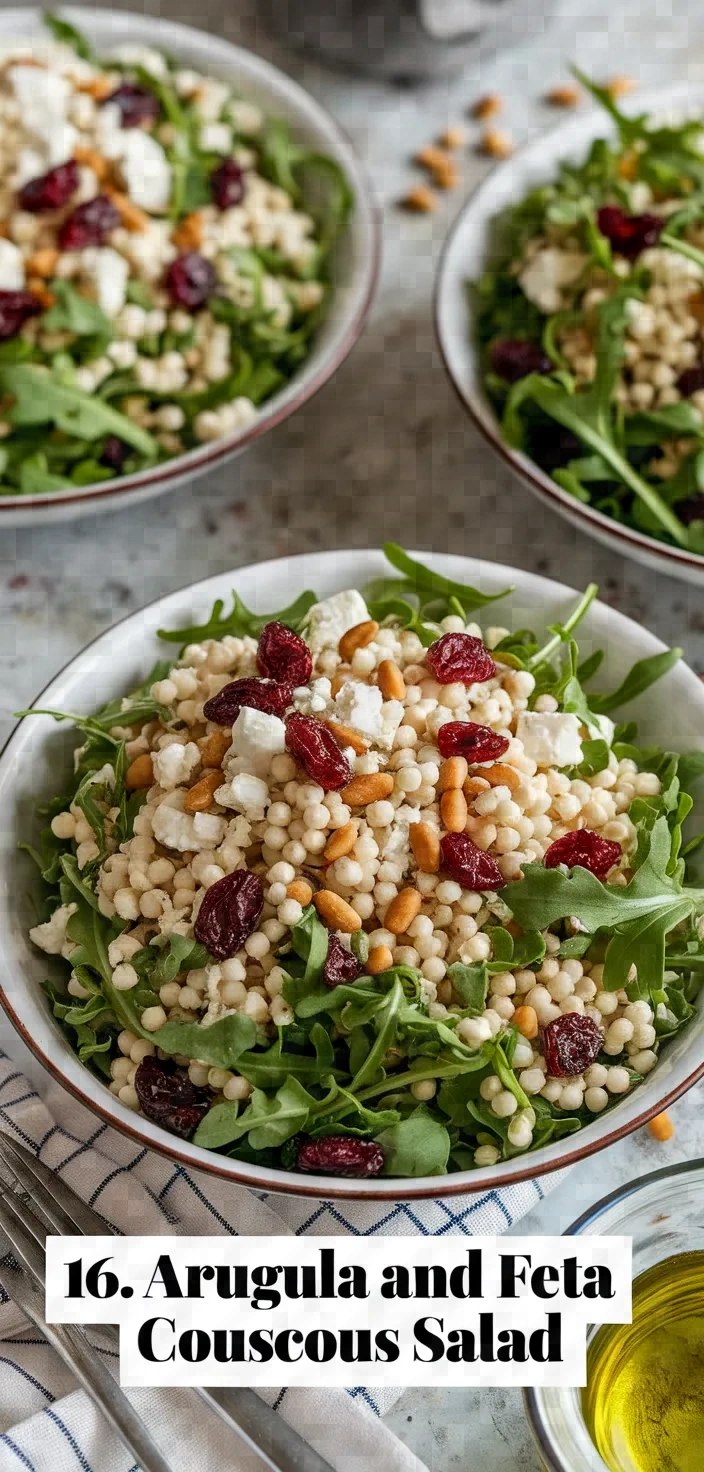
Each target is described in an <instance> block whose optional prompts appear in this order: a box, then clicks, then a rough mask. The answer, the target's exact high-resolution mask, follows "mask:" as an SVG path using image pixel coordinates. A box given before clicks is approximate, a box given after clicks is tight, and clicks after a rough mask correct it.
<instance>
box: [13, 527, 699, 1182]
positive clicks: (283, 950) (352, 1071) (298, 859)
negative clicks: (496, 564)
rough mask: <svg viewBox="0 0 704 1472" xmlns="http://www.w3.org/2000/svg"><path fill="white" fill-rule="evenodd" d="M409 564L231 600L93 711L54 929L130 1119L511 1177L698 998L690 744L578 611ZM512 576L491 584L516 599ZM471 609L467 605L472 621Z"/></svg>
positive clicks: (48, 925) (405, 1172) (420, 1167)
mask: <svg viewBox="0 0 704 1472" xmlns="http://www.w3.org/2000/svg"><path fill="white" fill-rule="evenodd" d="M386 553H387V557H388V559H389V561H390V562H391V563H392V564H393V566H394V568H396V569H397V570H398V571H400V572H401V574H402V577H401V578H396V579H394V578H393V577H390V578H389V579H384V580H382V581H381V582H377V583H376V584H374V585H371V586H370V587H368V588H367V589H366V590H365V595H364V596H362V594H361V593H360V592H358V591H356V590H348V591H346V592H341V593H338V594H336V595H334V596H333V597H330V598H326V599H324V600H323V601H322V602H318V601H317V600H316V597H315V594H314V593H304V594H302V596H301V597H300V598H298V599H297V600H296V602H295V603H294V604H293V605H292V606H291V607H289V608H287V609H284V610H282V611H281V612H279V613H277V614H271V615H264V616H259V615H255V614H252V613H250V612H249V611H248V610H247V608H245V606H244V605H243V603H242V601H241V599H240V598H239V597H238V596H237V594H234V595H233V607H232V610H231V612H227V611H226V610H225V609H224V607H223V604H222V602H218V603H217V604H216V605H215V607H214V609H213V612H212V614H211V617H210V618H209V619H208V622H207V623H206V624H204V625H203V626H194V627H192V628H188V629H181V630H177V631H163V633H162V636H161V637H163V638H164V639H166V640H170V641H173V642H175V643H177V644H180V645H181V646H183V647H182V649H181V654H180V657H179V658H178V659H177V660H176V663H175V664H173V665H172V664H171V663H164V664H160V665H158V666H157V668H156V669H155V670H153V671H152V673H151V675H150V676H149V678H148V679H147V680H146V681H145V683H144V685H143V686H142V687H141V688H140V689H138V690H135V691H133V692H132V693H131V694H130V695H128V696H126V697H125V698H123V699H116V700H115V701H114V702H112V703H111V704H110V705H109V706H107V707H106V708H105V709H104V710H102V711H100V712H99V713H98V714H97V715H95V716H93V717H90V718H88V717H83V716H80V715H73V714H64V713H57V712H54V711H51V712H49V714H51V715H53V716H55V717H56V719H58V720H69V721H73V722H75V724H76V725H77V727H78V729H79V730H80V732H81V737H82V744H81V745H80V747H79V748H78V750H77V751H76V754H75V777H74V779H73V784H72V786H71V790H70V791H69V792H68V793H67V794H64V795H63V796H61V797H58V798H57V799H56V800H55V801H53V802H52V803H51V804H50V806H49V808H48V818H49V826H48V827H47V828H45V830H44V832H43V834H42V838H41V843H40V847H39V851H36V850H31V851H32V853H33V856H34V857H35V859H36V861H37V863H38V864H39V867H40V869H41V872H42V875H43V878H44V881H45V885H46V899H45V907H44V914H43V917H42V920H41V923H38V924H37V925H36V926H35V927H34V928H33V929H32V931H31V937H32V940H33V941H34V943H35V945H37V946H39V947H41V949H42V950H44V951H46V952H47V953H49V954H52V955H57V956H62V957H64V958H65V960H66V962H67V967H68V970H70V979H68V992H67V993H66V992H65V991H63V990H62V991H57V990H56V989H55V987H54V986H53V985H47V991H48V994H49V997H50V999H51V1002H52V1005H53V1008H54V1012H55V1014H56V1016H57V1017H58V1018H59V1019H61V1022H62V1025H63V1027H64V1028H65V1029H66V1031H67V1033H68V1035H69V1037H70V1039H71V1042H72V1045H73V1046H74V1047H75V1048H76V1050H77V1052H78V1055H79V1057H80V1058H81V1059H83V1060H84V1061H85V1063H86V1064H87V1066H89V1067H90V1068H91V1069H93V1070H95V1071H96V1072H97V1073H98V1074H99V1075H100V1076H102V1077H104V1078H105V1080H106V1082H107V1083H108V1085H109V1088H110V1090H111V1091H112V1093H114V1094H116V1095H117V1096H118V1098H119V1100H120V1101H121V1102H122V1103H123V1104H124V1105H126V1106H127V1108H128V1109H132V1110H135V1111H141V1112H142V1114H144V1115H145V1116H146V1117H147V1119H149V1120H152V1121H155V1122H156V1123H157V1124H161V1125H163V1126H164V1127H165V1128H166V1129H167V1130H171V1131H172V1132H174V1133H175V1134H176V1135H180V1136H182V1137H184V1138H187V1139H191V1138H192V1139H193V1140H194V1141H195V1143H196V1144H199V1145H204V1146H206V1147H210V1148H212V1149H215V1150H222V1151H225V1152H226V1153H227V1154H229V1155H232V1156H235V1157H237V1158H238V1159H240V1160H244V1161H248V1162H257V1163H260V1164H264V1165H268V1166H278V1167H283V1168H285V1169H290V1170H298V1171H308V1172H318V1173H320V1174H331V1175H334V1174H338V1175H351V1176H360V1177H361V1176H372V1175H376V1174H378V1173H380V1172H381V1173H385V1174H386V1175H389V1176H423V1175H432V1174H437V1175H440V1174H442V1173H444V1172H446V1171H457V1170H464V1169H467V1168H472V1167H474V1166H488V1165H493V1164H494V1163H495V1162H497V1161H500V1160H502V1159H503V1160H506V1159H509V1158H511V1157H513V1156H515V1155H517V1154H520V1153H521V1152H524V1151H527V1150H530V1149H535V1148H537V1147H539V1146H541V1145H545V1144H547V1143H548V1142H550V1141H556V1140H560V1139H561V1138H563V1137H564V1136H565V1135H567V1134H571V1133H572V1132H573V1131H576V1130H579V1129H581V1128H582V1127H583V1126H585V1125H588V1124H589V1121H590V1120H591V1119H593V1118H594V1116H595V1115H598V1114H600V1113H601V1111H602V1110H604V1109H608V1108H609V1107H610V1106H611V1105H613V1104H614V1103H615V1102H616V1101H617V1100H618V1099H619V1098H621V1097H622V1096H623V1095H624V1094H627V1093H628V1092H629V1090H631V1089H633V1088H634V1087H635V1086H636V1085H637V1084H638V1083H640V1082H641V1081H642V1079H643V1077H644V1076H645V1075H646V1074H648V1073H650V1071H651V1070H652V1069H653V1068H654V1067H655V1066H656V1063H657V1060H658V1053H659V1050H660V1048H661V1046H662V1045H663V1044H664V1043H665V1042H666V1041H667V1039H669V1038H672V1037H673V1036H674V1035H675V1034H676V1033H678V1032H679V1031H680V1029H681V1028H683V1027H685V1026H686V1025H687V1022H688V1021H689V1019H690V1018H691V1017H692V1015H693V1010H694V1009H693V1006H692V1002H693V999H694V997H695V995H696V992H697V990H698V987H699V984H700V980H701V974H702V967H703V966H704V918H703V917H704V891H703V890H699V889H696V888H694V887H692V886H690V885H688V883H687V880H686V877H685V866H686V860H687V855H688V852H690V851H693V849H694V848H695V847H696V843H697V840H696V839H694V840H690V842H689V844H688V845H686V846H684V847H683V846H682V825H683V822H684V820H685V818H686V817H687V815H688V813H689V811H690V809H691V807H692V801H691V798H690V797H689V796H688V795H687V786H688V784H689V783H690V782H691V781H692V780H693V779H694V778H695V777H696V776H697V775H698V774H699V773H700V772H701V771H702V770H703V769H704V757H703V756H702V754H701V753H690V754H689V755H687V756H677V755H673V754H672V753H671V752H663V751H660V750H658V749H655V748H646V747H641V746H639V745H638V744H637V731H636V728H635V726H634V725H632V724H625V725H624V724H620V725H615V724H614V720H613V719H612V717H611V712H614V713H617V712H620V710H621V707H622V706H625V705H627V704H628V702H629V701H630V700H632V699H633V698H634V697H635V696H637V695H639V694H642V692H643V691H644V690H647V689H648V688H649V686H650V685H651V684H653V682H654V681H656V680H657V679H659V678H660V677H661V676H662V675H663V674H665V673H666V672H667V671H668V670H669V669H670V668H672V666H673V664H674V663H676V662H677V659H678V658H679V654H680V651H679V650H671V651H666V652H664V653H662V654H658V655H655V656H654V657H652V658H649V659H645V660H642V661H640V662H638V663H637V664H636V665H635V666H634V667H633V669H632V670H631V671H630V673H629V675H628V676H627V678H626V679H625V680H624V681H623V683H622V684H621V685H620V686H619V688H618V689H617V690H613V691H611V692H610V693H608V694H604V693H602V694H595V693H592V686H593V685H594V684H595V683H596V685H597V688H598V671H599V666H600V663H601V654H600V653H594V654H591V655H590V656H589V657H588V658H587V659H586V660H584V661H583V662H581V663H580V660H579V654H578V650H577V644H576V642H575V639H574V631H575V629H576V628H577V625H578V624H579V621H580V619H581V618H582V617H583V615H584V614H585V613H586V611H587V609H588V607H589V605H590V603H591V601H592V599H593V598H594V596H595V593H596V589H595V588H594V587H593V586H592V587H590V588H589V589H588V590H587V592H586V593H585V594H584V595H583V596H582V597H581V598H580V600H579V602H578V604H577V606H576V608H575V609H574V611H573V612H572V613H571V614H570V616H569V617H568V618H567V619H566V620H565V622H564V624H562V625H555V626H553V627H552V628H551V629H550V630H549V632H548V634H547V636H546V637H545V639H544V641H543V642H541V640H540V639H539V638H538V637H537V636H536V635H535V634H534V633H532V632H530V631H529V630H526V629H522V630H520V631H519V632H517V633H510V632H509V631H508V630H507V629H505V628H498V627H494V628H486V629H484V631H482V629H481V628H480V627H479V625H478V624H476V623H475V622H473V621H471V620H472V615H473V612H474V611H475V610H477V609H479V608H481V607H482V606H483V605H485V604H489V603H492V602H493V601H494V600H493V599H492V598H489V597H487V596H483V595H482V594H481V593H480V592H477V591H476V590H475V589H473V588H470V587H465V586H463V585H462V584H459V583H453V582H450V581H448V580H447V579H446V578H444V577H442V576H440V575H438V574H436V573H434V572H432V571H429V570H428V569H427V568H425V567H423V566H422V565H420V564H418V563H416V562H414V561H413V560H412V559H410V558H409V557H408V556H407V555H406V554H405V553H403V552H402V551H401V549H400V548H398V547H395V546H393V545H389V546H388V547H387V548H386ZM498 596H503V595H498ZM468 619H469V620H470V621H469V622H468Z"/></svg>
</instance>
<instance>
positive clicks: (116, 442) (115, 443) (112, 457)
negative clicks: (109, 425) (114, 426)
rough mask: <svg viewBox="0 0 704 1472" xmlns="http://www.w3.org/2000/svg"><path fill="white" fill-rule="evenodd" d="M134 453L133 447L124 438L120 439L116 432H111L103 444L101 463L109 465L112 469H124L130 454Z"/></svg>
mask: <svg viewBox="0 0 704 1472" xmlns="http://www.w3.org/2000/svg"><path fill="white" fill-rule="evenodd" d="M131 454H132V447H131V446H130V445H128V444H126V443H125V441H124V440H121V439H118V437H117V435H116V434H109V435H108V437H107V439H106V441H105V444H104V445H103V453H102V455H101V457H100V463H101V465H109V467H110V469H111V470H122V467H123V465H124V463H125V460H126V459H127V457H128V455H131Z"/></svg>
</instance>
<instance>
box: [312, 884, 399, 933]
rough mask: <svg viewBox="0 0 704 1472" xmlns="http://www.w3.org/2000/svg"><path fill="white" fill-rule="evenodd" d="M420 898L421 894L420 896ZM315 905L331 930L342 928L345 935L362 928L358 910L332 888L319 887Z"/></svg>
mask: <svg viewBox="0 0 704 1472" xmlns="http://www.w3.org/2000/svg"><path fill="white" fill-rule="evenodd" d="M418 898H419V899H420V895H419V896H418ZM313 904H314V905H315V908H316V910H317V911H318V914H319V915H320V917H321V919H322V920H324V921H325V924H326V925H328V926H329V927H330V929H331V930H341V931H342V933H343V935H352V934H353V932H354V931H355V930H361V929H362V922H361V920H360V918H359V915H358V914H357V911H356V910H353V909H352V906H351V905H348V904H347V902H346V900H343V899H341V898H340V895H339V894H335V893H334V891H333V890H332V889H319V890H318V893H317V894H315V895H313Z"/></svg>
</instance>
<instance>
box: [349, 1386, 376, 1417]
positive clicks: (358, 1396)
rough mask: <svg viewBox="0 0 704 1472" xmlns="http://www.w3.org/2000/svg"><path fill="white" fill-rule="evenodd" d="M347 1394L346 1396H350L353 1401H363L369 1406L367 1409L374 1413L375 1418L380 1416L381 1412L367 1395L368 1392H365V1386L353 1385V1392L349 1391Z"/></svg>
mask: <svg viewBox="0 0 704 1472" xmlns="http://www.w3.org/2000/svg"><path fill="white" fill-rule="evenodd" d="M347 1393H348V1395H351V1396H352V1399H353V1400H363V1401H365V1402H366V1404H367V1405H368V1406H369V1409H370V1410H372V1411H373V1412H374V1415H375V1416H380V1415H381V1411H380V1410H379V1407H378V1405H377V1403H376V1401H375V1400H374V1398H373V1396H371V1395H370V1394H369V1391H368V1390H367V1388H366V1386H365V1385H355V1387H354V1390H349V1391H348V1392H347Z"/></svg>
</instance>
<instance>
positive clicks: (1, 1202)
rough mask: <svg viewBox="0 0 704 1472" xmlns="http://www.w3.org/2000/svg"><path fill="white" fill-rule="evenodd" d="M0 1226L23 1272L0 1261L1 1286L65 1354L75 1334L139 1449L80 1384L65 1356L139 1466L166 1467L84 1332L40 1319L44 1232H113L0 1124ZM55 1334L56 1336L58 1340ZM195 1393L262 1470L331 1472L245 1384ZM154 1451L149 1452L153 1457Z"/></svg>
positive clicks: (147, 1470)
mask: <svg viewBox="0 0 704 1472" xmlns="http://www.w3.org/2000/svg"><path fill="white" fill-rule="evenodd" d="M8 1173H9V1175H10V1181H9V1182H8V1180H7V1176H8ZM17 1187H19V1190H20V1192H21V1193H22V1196H21V1197H19V1196H18V1193H17ZM0 1228H2V1230H3V1231H4V1232H5V1235H6V1237H7V1238H8V1240H9V1241H10V1243H11V1245H12V1246H13V1248H14V1249H15V1251H16V1253H17V1256H18V1258H19V1260H20V1262H21V1264H22V1266H23V1267H24V1268H25V1269H26V1271H25V1272H23V1273H18V1272H16V1271H15V1272H13V1271H12V1270H11V1269H7V1268H6V1266H5V1265H4V1264H0V1283H2V1285H3V1287H4V1288H5V1289H6V1292H7V1293H9V1294H10V1297H11V1298H12V1299H13V1300H14V1302H15V1303H16V1304H17V1305H18V1307H19V1308H22V1309H23V1310H24V1312H26V1313H27V1315H28V1317H29V1318H31V1319H32V1321H33V1322H34V1323H35V1324H36V1325H37V1327H38V1328H39V1329H40V1330H41V1332H42V1333H43V1334H44V1336H45V1337H46V1338H47V1339H48V1340H49V1342H50V1343H51V1344H53V1345H54V1348H55V1349H57V1351H58V1353H59V1354H61V1355H62V1356H63V1358H64V1359H68V1353H67V1349H68V1350H70V1351H71V1353H72V1354H74V1357H75V1355H76V1345H75V1344H74V1340H75V1339H76V1338H77V1337H78V1336H80V1339H81V1340H82V1345H80V1346H78V1348H79V1349H81V1350H82V1349H85V1350H87V1351H88V1362H87V1369H88V1372H89V1373H90V1372H92V1371H93V1370H94V1369H95V1366H96V1363H97V1365H98V1367H99V1370H100V1371H101V1372H102V1377H101V1385H100V1387H99V1389H100V1390H101V1391H102V1389H103V1383H104V1380H105V1378H106V1380H107V1382H108V1383H107V1385H106V1386H105V1389H106V1390H107V1391H108V1393H109V1394H108V1405H109V1406H111V1407H112V1406H114V1404H115V1401H114V1400H113V1399H112V1397H115V1395H116V1396H117V1397H118V1398H120V1400H121V1401H123V1402H124V1405H125V1406H126V1407H127V1410H128V1411H129V1413H130V1416H131V1418H133V1419H134V1421H136V1422H138V1423H139V1427H140V1428H141V1432H142V1434H143V1436H146V1438H147V1441H142V1443H141V1445H142V1448H143V1449H142V1450H141V1451H140V1452H139V1453H138V1452H137V1450H136V1447H135V1445H133V1443H132V1442H131V1441H129V1440H128V1438H127V1436H126V1434H125V1430H124V1429H123V1427H122V1426H120V1425H118V1424H117V1423H116V1421H115V1419H114V1418H113V1416H112V1414H111V1413H110V1412H109V1411H108V1410H106V1408H105V1406H104V1405H103V1404H102V1403H101V1400H100V1399H99V1398H98V1395H97V1394H96V1389H95V1387H94V1388H91V1385H90V1384H88V1383H86V1379H85V1372H82V1370H81V1369H80V1368H78V1367H77V1363H75V1362H74V1360H68V1362H69V1363H70V1364H71V1368H72V1369H73V1370H74V1373H75V1374H76V1376H77V1378H78V1379H79V1380H80V1382H81V1384H82V1385H83V1386H84V1389H86V1390H87V1391H88V1393H89V1394H91V1395H92V1396H93V1399H94V1400H95V1401H96V1404H97V1405H98V1406H99V1407H100V1409H101V1410H102V1411H103V1414H105V1415H107V1416H108V1420H110V1421H111V1424H112V1425H114V1426H115V1429H116V1430H117V1431H118V1432H119V1434H120V1435H121V1436H122V1439H123V1441H125V1442H126V1444H127V1445H128V1446H129V1447H130V1450H131V1451H132V1452H133V1453H134V1455H135V1457H136V1458H137V1461H138V1462H139V1463H140V1466H141V1467H142V1468H143V1469H144V1472H170V1469H169V1466H168V1464H167V1463H166V1462H165V1461H164V1459H163V1457H162V1455H161V1453H160V1452H159V1450H158V1448H157V1447H155V1446H154V1443H153V1442H152V1441H151V1438H150V1437H149V1434H148V1432H147V1430H146V1427H145V1426H144V1422H143V1421H141V1418H140V1417H139V1416H137V1413H136V1412H135V1411H134V1410H133V1408H132V1406H131V1404H130V1402H129V1400H128V1399H127V1397H126V1395H125V1394H124V1392H123V1391H121V1390H120V1388H119V1386H118V1385H117V1383H116V1381H115V1380H114V1379H113V1377H112V1375H111V1374H110V1372H109V1371H108V1370H107V1369H105V1367H104V1366H103V1365H102V1362H101V1361H99V1359H98V1357H97V1356H96V1354H95V1351H94V1350H93V1349H92V1347H91V1345H90V1343H89V1341H88V1339H87V1338H86V1336H85V1334H83V1331H82V1330H81V1329H76V1328H75V1327H74V1326H73V1325H70V1324H50V1325H47V1323H46V1320H45V1318H44V1302H43V1290H44V1286H45V1266H44V1242H45V1240H46V1236H47V1233H56V1234H58V1235H59V1236H75V1235H76V1234H77V1233H78V1234H80V1235H83V1236H103V1235H105V1234H106V1233H111V1234H112V1235H115V1229H114V1227H112V1226H111V1225H110V1223H109V1222H107V1221H105V1220H104V1219H103V1218H102V1217H101V1216H99V1215H98V1213H97V1212H96V1211H94V1210H93V1209H92V1207H90V1206H87V1205H86V1203H85V1202H84V1201H82V1200H81V1198H80V1196H78V1195H77V1194H76V1192H75V1191H74V1190H73V1189H72V1188H71V1187H70V1186H68V1185H67V1184H66V1182H65V1181H62V1180H61V1178H60V1177H59V1176H57V1175H55V1174H54V1172H53V1171H51V1170H50V1169H49V1167H48V1166H47V1165H45V1164H44V1162H43V1161H41V1160H38V1159H37V1157H36V1156H35V1155H32V1154H31V1152H30V1151H29V1150H26V1149H25V1147H24V1146H23V1145H21V1144H20V1143H19V1141H17V1140H15V1139H14V1138H12V1137H11V1136H9V1135H8V1134H6V1133H5V1132H4V1130H0ZM28 1275H29V1276H28ZM30 1280H31V1281H30ZM20 1294H22V1295H23V1298H24V1301H22V1298H21V1297H20ZM37 1305H38V1309H39V1317H38V1316H37ZM101 1332H102V1333H104V1334H105V1335H106V1336H107V1337H108V1339H109V1340H110V1342H112V1343H117V1342H118V1331H117V1329H116V1328H113V1327H111V1326H105V1325H103V1326H101ZM59 1338H60V1339H61V1343H59V1342H58V1341H59ZM69 1341H70V1342H69ZM80 1364H81V1365H82V1364H83V1361H82V1359H81V1360H80ZM196 1394H197V1395H199V1396H200V1398H201V1400H203V1401H204V1402H205V1404H206V1405H207V1406H208V1407H209V1409H210V1410H212V1411H215V1412H216V1413H217V1414H218V1415H219V1416H220V1418H221V1419H222V1420H224V1421H225V1422H226V1424H227V1425H228V1426H229V1427H230V1429H231V1430H233V1431H234V1432H236V1434H237V1435H238V1436H239V1438H240V1439H241V1441H243V1442H244V1444H245V1445H246V1446H247V1447H248V1448H249V1449H250V1450H251V1451H254V1452H256V1454H257V1456H258V1457H259V1458H260V1459H261V1462H262V1463H263V1465H264V1466H265V1467H266V1468H268V1469H269V1472H333V1469H332V1467H331V1466H330V1464H329V1462H326V1461H325V1460H324V1458H323V1457H321V1456H320V1455H319V1453H318V1452H316V1451H315V1450H314V1448H313V1447H311V1446H310V1445H309V1444H308V1442H306V1441H304V1440H303V1437H302V1436H299V1434H298V1432H297V1431H295V1430H294V1429H293V1427H292V1426H289V1425H288V1423H287V1422H286V1421H284V1420H283V1417H281V1416H279V1415H278V1414H277V1412H276V1411H275V1410H273V1409H272V1407H271V1406H268V1405H267V1404H266V1401H264V1400H262V1399H261V1397H260V1396H258V1395H257V1394H256V1393H255V1392H254V1391H253V1390H250V1389H248V1388H246V1387H231V1386H227V1387H223V1386H211V1387H207V1388H199V1389H198V1390H197V1391H196ZM130 1425H132V1421H131V1422H130ZM135 1429H136V1428H135ZM147 1443H148V1445H147ZM150 1448H153V1452H150ZM145 1452H146V1453H147V1454H148V1455H151V1461H149V1460H147V1459H145ZM153 1453H156V1457H155V1456H154V1454H153ZM157 1459H158V1460H157Z"/></svg>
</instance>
